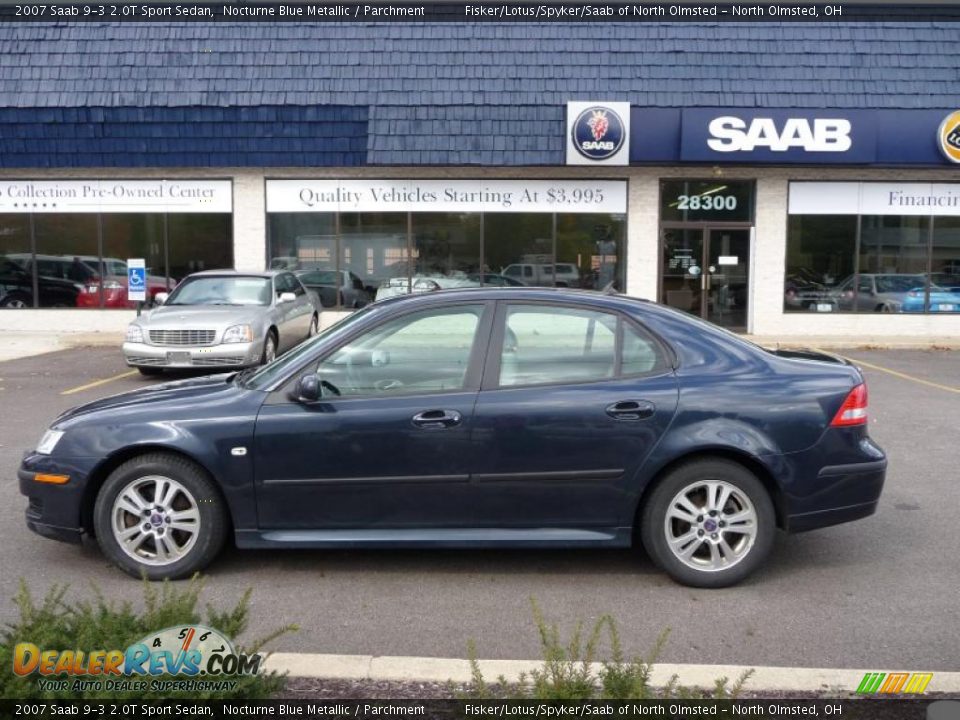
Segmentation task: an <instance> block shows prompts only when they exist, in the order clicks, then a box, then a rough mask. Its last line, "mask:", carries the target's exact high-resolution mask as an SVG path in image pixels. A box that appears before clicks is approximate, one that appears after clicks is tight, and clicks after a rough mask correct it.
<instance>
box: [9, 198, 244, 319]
mask: <svg viewBox="0 0 960 720" xmlns="http://www.w3.org/2000/svg"><path fill="white" fill-rule="evenodd" d="M231 193H232V189H231V184H230V183H229V182H228V181H206V180H201V181H191V180H129V181H127V180H68V181H31V180H11V181H8V182H7V184H6V185H5V200H6V201H7V203H8V205H10V206H19V207H20V208H22V212H17V213H10V214H0V261H2V263H3V269H2V276H0V307H40V308H46V307H79V308H132V307H135V305H136V303H134V302H131V301H130V300H129V298H128V297H127V259H128V258H143V260H144V262H145V265H146V268H147V288H146V291H147V302H150V301H152V300H153V298H154V296H156V294H157V293H160V292H164V291H167V290H169V289H171V288H172V287H173V286H174V285H176V283H177V282H178V281H179V280H181V279H183V277H185V276H186V275H188V274H189V273H191V272H195V271H197V270H208V269H214V268H229V267H232V266H233V237H232V236H233V229H232V227H233V222H232V215H231V213H230V209H231V202H232V201H231ZM21 200H26V201H35V202H20V201H21ZM151 206H153V207H155V208H156V210H155V211H147V209H148V208H149V207H151ZM207 209H209V210H210V212H206V210H207Z"/></svg>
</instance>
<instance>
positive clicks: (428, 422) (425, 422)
mask: <svg viewBox="0 0 960 720" xmlns="http://www.w3.org/2000/svg"><path fill="white" fill-rule="evenodd" d="M461 420H463V416H462V415H461V414H460V413H458V412H457V411H456V410H424V411H423V412H420V413H417V414H416V415H414V416H413V418H411V422H412V423H413V424H414V425H416V426H417V427H418V428H423V429H424V430H440V429H443V428H448V427H454V426H455V425H459V424H460V421H461Z"/></svg>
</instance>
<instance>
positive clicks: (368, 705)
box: [0, 697, 958, 720]
mask: <svg viewBox="0 0 960 720" xmlns="http://www.w3.org/2000/svg"><path fill="white" fill-rule="evenodd" d="M937 706H940V707H939V708H938V707H937ZM957 706H958V703H957V702H956V701H936V700H933V699H931V698H918V699H915V700H906V699H879V698H875V697H874V698H862V699H861V698H857V699H843V700H827V699H820V700H791V699H784V698H780V699H763V698H756V699H739V700H617V701H600V700H591V701H571V702H556V701H536V700H530V701H518V700H422V701H418V700H355V699H351V700H248V701H238V700H222V701H220V700H212V701H211V700H196V701H193V700H168V701H160V702H146V701H144V702H131V701H111V700H83V701H70V700H63V701H57V700H55V701H49V700H22V701H20V700H0V717H4V718H24V719H27V718H29V719H30V720H33V719H34V718H65V717H69V718H74V720H103V719H107V718H118V719H120V718H125V719H128V720H140V719H141V718H150V719H152V718H164V717H177V718H217V719H219V718H262V717H270V718H281V717H282V718H325V719H326V718H360V719H370V720H373V719H375V718H387V717H389V718H431V719H433V718H437V719H443V720H445V719H447V718H451V719H452V718H460V719H464V720H470V719H471V718H478V719H480V718H517V719H521V718H558V719H563V718H623V719H634V718H637V719H643V720H649V719H650V718H673V719H682V720H688V719H689V718H697V719H700V718H753V719H756V718H760V719H762V720H772V719H776V720H783V719H784V718H839V719H841V720H925V719H926V718H928V717H935V718H936V717H940V716H941V715H942V713H938V712H937V710H938V709H939V710H942V709H946V710H951V708H955V707H957ZM928 709H929V710H930V713H929V715H928Z"/></svg>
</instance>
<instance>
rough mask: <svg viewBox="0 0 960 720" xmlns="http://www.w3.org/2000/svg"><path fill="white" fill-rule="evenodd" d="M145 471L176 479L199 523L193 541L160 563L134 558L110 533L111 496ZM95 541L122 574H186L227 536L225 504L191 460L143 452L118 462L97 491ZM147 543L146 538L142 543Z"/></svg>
mask: <svg viewBox="0 0 960 720" xmlns="http://www.w3.org/2000/svg"><path fill="white" fill-rule="evenodd" d="M148 476H161V477H164V478H169V479H172V480H174V481H176V482H177V483H179V484H180V485H181V486H182V487H183V488H185V489H186V490H188V491H189V493H190V494H191V495H192V496H193V498H194V499H195V501H196V509H197V512H198V514H199V527H198V529H197V532H196V539H195V540H194V542H193V545H192V546H191V547H190V548H189V550H187V551H186V552H185V554H184V555H183V556H182V557H180V558H179V559H177V560H176V561H173V562H170V563H169V564H165V565H151V564H147V563H144V562H139V561H137V560H136V559H134V558H133V557H132V556H131V555H129V554H127V552H126V551H125V550H124V549H123V548H122V547H121V546H120V543H119V542H118V540H117V538H116V537H115V536H114V532H113V525H112V519H113V518H112V515H113V511H114V501H115V500H116V498H117V496H118V495H119V494H120V493H122V492H123V491H124V490H125V489H126V488H127V487H128V486H129V485H130V483H132V482H134V481H136V480H138V479H141V478H145V477H148ZM93 520H94V529H95V530H96V534H97V542H98V543H99V545H100V548H101V550H102V551H103V553H104V555H106V556H107V557H108V558H110V560H111V561H113V563H114V564H115V565H117V567H119V568H120V569H121V570H123V571H124V572H126V573H127V574H128V575H132V576H133V577H136V578H139V577H141V576H143V575H145V576H146V577H147V578H148V579H149V580H163V579H167V578H169V579H171V580H177V579H180V578H185V577H190V576H191V575H193V574H194V573H195V572H197V571H199V570H202V569H203V568H205V567H206V566H207V565H209V564H210V562H211V561H212V560H213V559H214V558H215V557H216V556H217V554H218V553H219V552H220V550H221V548H222V547H223V544H224V542H225V541H226V538H227V521H228V518H227V509H226V507H225V505H224V501H223V499H222V497H221V496H220V493H219V492H218V491H217V488H216V487H215V485H214V484H213V482H212V481H211V480H210V478H209V477H208V476H207V474H206V473H205V472H204V471H203V470H202V469H201V468H200V467H198V466H197V465H196V464H194V463H193V462H191V461H189V460H187V459H185V458H183V457H180V456H179V455H173V454H170V453H149V454H146V455H141V456H140V457H136V458H133V459H132V460H128V461H127V462H125V463H123V464H122V465H121V466H120V467H118V468H117V469H116V470H114V471H113V472H112V473H110V476H109V477H108V478H107V480H106V482H104V484H103V487H101V488H100V492H99V493H97V500H96V504H95V505H94V511H93ZM149 547H150V545H149V541H148V548H149Z"/></svg>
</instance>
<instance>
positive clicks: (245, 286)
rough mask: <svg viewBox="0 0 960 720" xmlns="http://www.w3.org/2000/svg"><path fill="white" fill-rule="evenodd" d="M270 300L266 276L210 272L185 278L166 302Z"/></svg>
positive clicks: (259, 302) (246, 302) (263, 302)
mask: <svg viewBox="0 0 960 720" xmlns="http://www.w3.org/2000/svg"><path fill="white" fill-rule="evenodd" d="M270 300H271V297H270V279H269V278H264V277H255V276H250V277H244V276H227V275H211V276H206V277H193V278H187V279H186V280H184V281H183V282H182V283H181V284H180V285H179V286H177V289H176V290H174V291H173V292H172V293H171V294H170V299H169V300H168V301H167V303H166V304H167V305H258V306H266V305H269V304H270Z"/></svg>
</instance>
